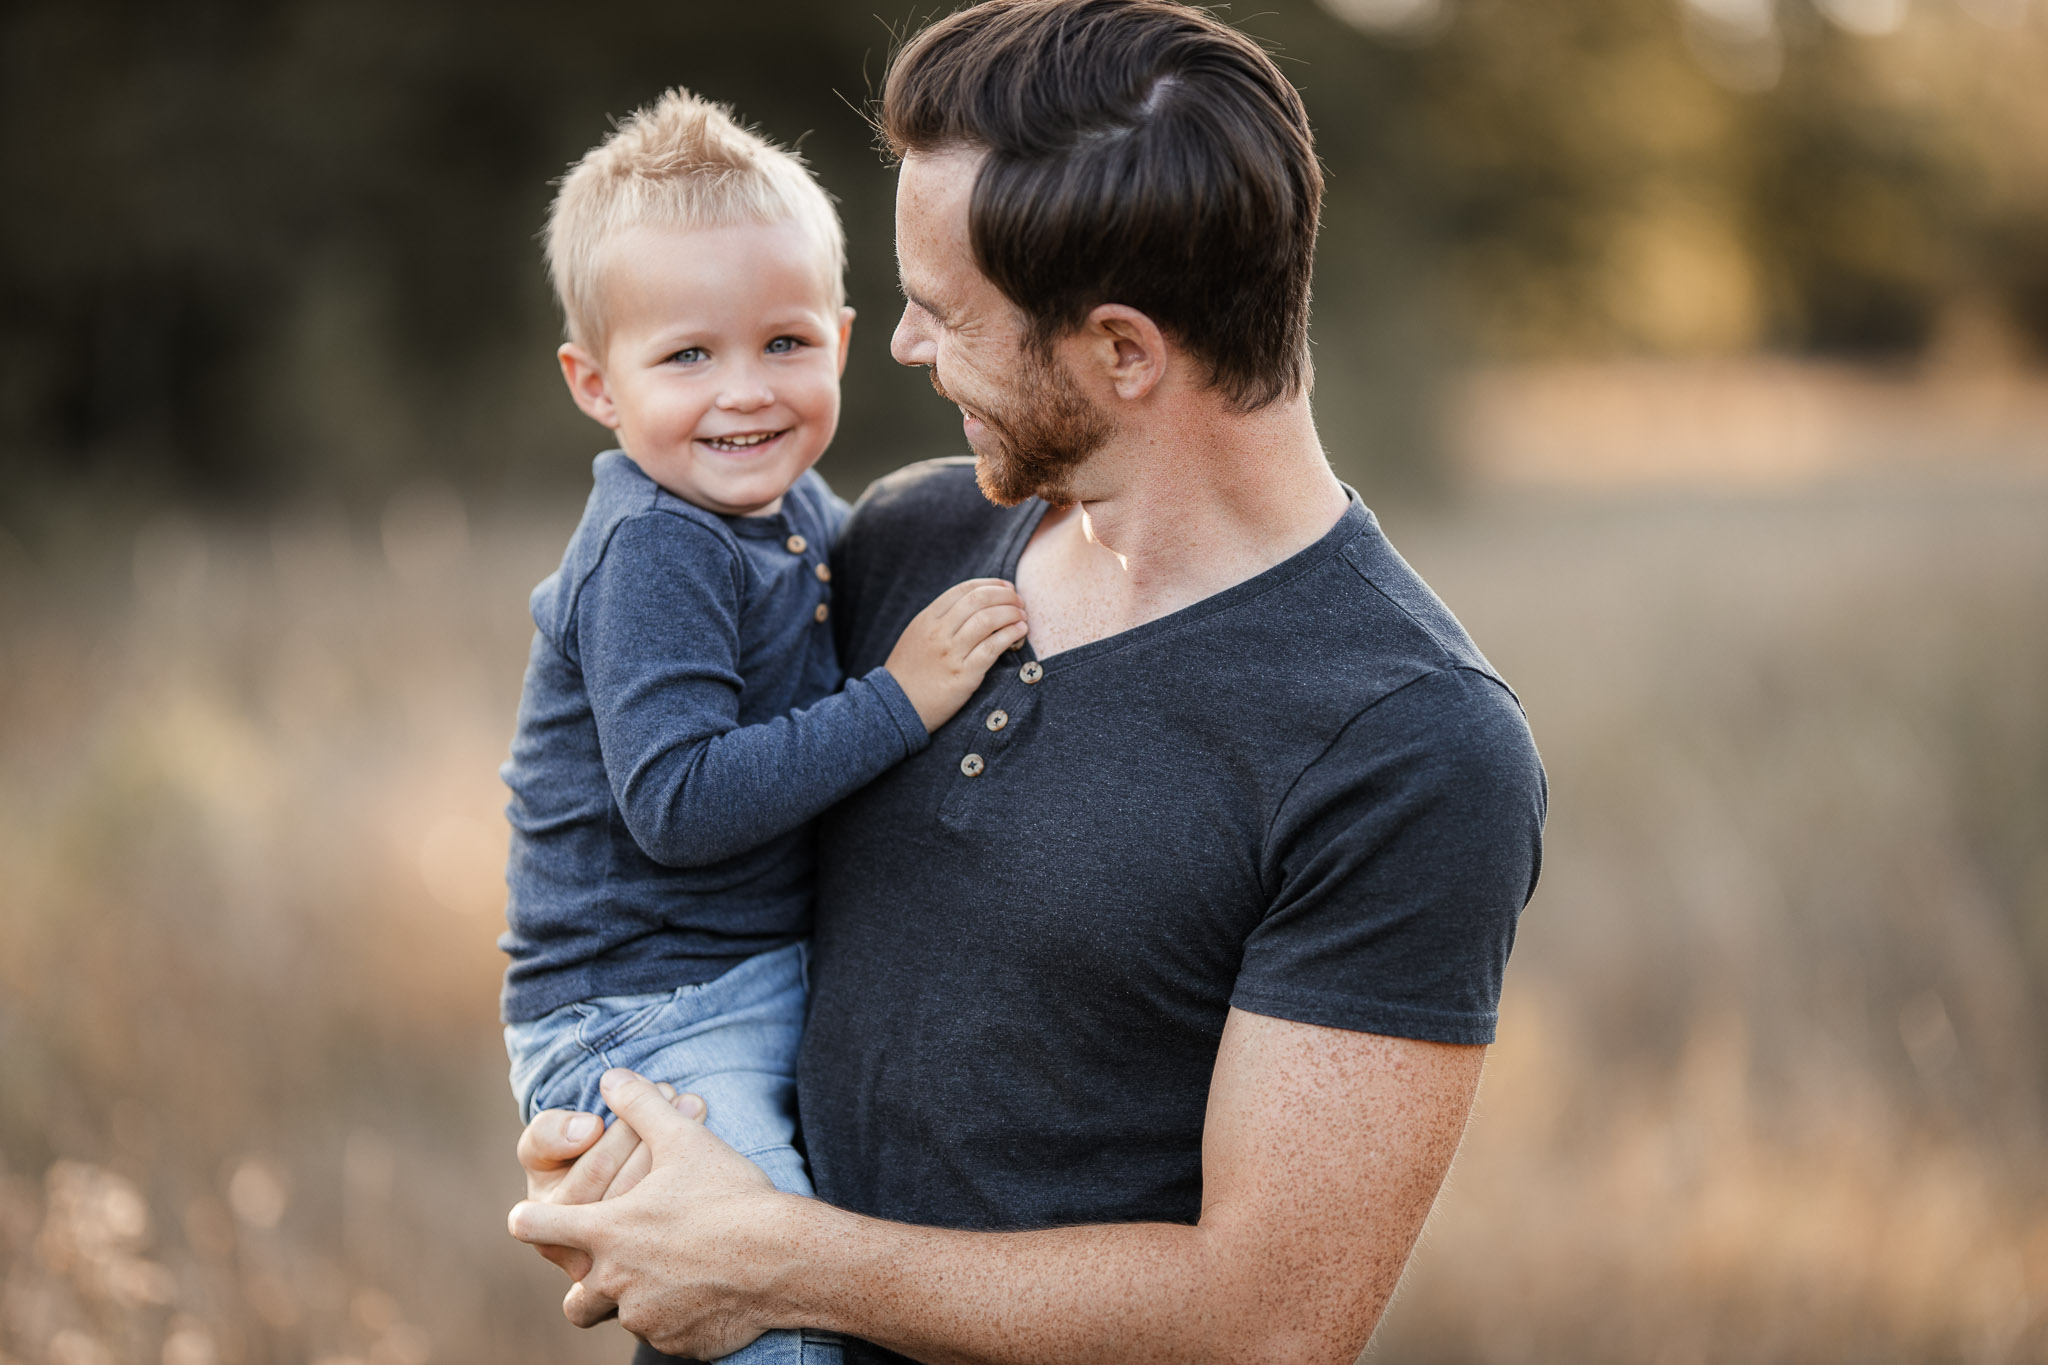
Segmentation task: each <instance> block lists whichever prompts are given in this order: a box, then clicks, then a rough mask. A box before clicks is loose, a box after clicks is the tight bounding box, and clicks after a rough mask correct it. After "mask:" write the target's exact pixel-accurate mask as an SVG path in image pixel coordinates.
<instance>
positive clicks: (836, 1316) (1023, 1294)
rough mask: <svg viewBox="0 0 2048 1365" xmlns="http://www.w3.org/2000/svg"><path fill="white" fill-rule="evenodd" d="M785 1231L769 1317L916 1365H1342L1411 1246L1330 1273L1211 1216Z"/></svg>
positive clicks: (849, 1225) (808, 1212)
mask: <svg viewBox="0 0 2048 1365" xmlns="http://www.w3.org/2000/svg"><path fill="white" fill-rule="evenodd" d="M1416 1221H1417V1222H1418V1223H1419V1221H1420V1219H1419V1218H1418V1219H1417V1220H1416ZM789 1232H790V1235H791V1237H792V1238H793V1241H794V1245H795V1248H796V1250H797V1255H796V1256H795V1257H793V1258H792V1259H791V1260H790V1261H789V1262H788V1263H787V1269H786V1271H785V1272H784V1273H783V1274H781V1275H779V1276H777V1277H776V1278H777V1281H778V1282H777V1283H775V1285H774V1286H773V1288H772V1289H771V1290H770V1291H769V1295H768V1296H769V1297H770V1298H771V1299H772V1300H773V1303H772V1306H764V1307H766V1312H765V1315H766V1316H767V1317H769V1318H771V1319H775V1320H786V1321H791V1322H804V1323H811V1324H816V1325H820V1326H825V1327H829V1328H831V1329H832V1330H834V1331H840V1332H845V1333H847V1334H849V1335H851V1336H855V1337H859V1338H862V1339H863V1340H866V1341H872V1342H874V1343H875V1344H877V1345H880V1346H886V1347H888V1348H890V1349H891V1350H894V1351H898V1352H901V1353H902V1354H904V1355H907V1356H910V1357H911V1358H912V1359H915V1360H919V1361H925V1362H928V1363H929V1365H1027V1363H1031V1362H1047V1363H1048V1365H1049V1363H1050V1362H1061V1363H1062V1365H1086V1363H1087V1362H1096V1361H1100V1362H1115V1363H1122V1362H1142V1361H1161V1362H1176V1365H1183V1363H1186V1362H1205V1361H1245V1362H1260V1363H1261V1365H1284V1363H1285V1362H1293V1361H1300V1362H1304V1363H1306V1362H1331V1363H1332V1365H1348V1362H1350V1361H1351V1360H1352V1359H1353V1358H1354V1357H1355V1356H1356V1355H1357V1353H1358V1351H1359V1349H1360V1348H1361V1347H1362V1346H1363V1345H1364V1341H1365V1338H1366V1337H1367V1336H1369V1335H1370V1333H1371V1330H1372V1327H1373V1325H1374V1324H1375V1323H1376V1322H1377V1321H1378V1319H1379V1314H1380V1311H1381V1310H1382V1309H1383V1308H1384V1306H1385V1304H1386V1300H1387V1298H1388V1296H1389V1295H1390V1294H1391V1293H1392V1291H1393V1287H1394V1283H1395V1281H1396V1280H1397V1279H1398V1278H1399V1276H1400V1271H1401V1266H1402V1264H1403V1262H1404V1261H1405V1260H1406V1257H1407V1252H1408V1249H1409V1248H1408V1246H1407V1245H1403V1246H1401V1247H1400V1248H1399V1249H1398V1252H1396V1253H1395V1254H1393V1255H1391V1256H1375V1257H1372V1258H1370V1259H1368V1260H1367V1261H1365V1262H1364V1263H1362V1264H1357V1265H1354V1266H1351V1267H1348V1268H1347V1273H1346V1274H1344V1275H1342V1276H1334V1277H1333V1276H1331V1275H1329V1273H1328V1268H1327V1267H1323V1268H1322V1270H1323V1273H1322V1274H1321V1275H1317V1274H1315V1273H1313V1272H1314V1270H1315V1269H1316V1268H1315V1267H1311V1266H1308V1265H1290V1264H1288V1263H1287V1262H1288V1259H1289V1258H1288V1257H1286V1256H1285V1255H1284V1254H1283V1253H1282V1252H1281V1251H1280V1250H1279V1249H1278V1248H1277V1247H1269V1248H1265V1249H1262V1250H1261V1251H1254V1252H1250V1253H1249V1254H1248V1249H1247V1247H1246V1246H1245V1244H1244V1243H1243V1241H1241V1240H1238V1241H1235V1242H1234V1244H1233V1239H1232V1237H1231V1234H1230V1232H1229V1231H1228V1230H1227V1225H1223V1226H1219V1225H1217V1224H1214V1223H1212V1224H1206V1225H1204V1226H1198V1227H1187V1226H1183V1225H1178V1224H1170V1223H1132V1224H1119V1225H1112V1226H1099V1227H1078V1228H1057V1229H1051V1230H1047V1231H1039V1232H1003V1233H988V1232H953V1231H946V1230H941V1229H933V1228H922V1227H910V1226H907V1225H904V1224H900V1223H889V1222H884V1221H881V1220H879V1219H872V1218H863V1217H860V1216H858V1215H855V1214H849V1213H846V1212H844V1211H842V1210H838V1209H833V1208H830V1207H829V1206H825V1205H820V1204H810V1205H808V1206H807V1207H806V1208H804V1209H803V1210H802V1211H801V1213H799V1214H797V1215H796V1216H795V1217H793V1219H792V1221H791V1224H790V1225H789ZM1319 1288H1320V1289H1321V1290H1322V1291H1324V1292H1323V1294H1322V1296H1321V1300H1320V1301H1318V1298H1317V1290H1318V1289H1319ZM1330 1291H1334V1293H1332V1292H1330Z"/></svg>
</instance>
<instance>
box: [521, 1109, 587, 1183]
mask: <svg viewBox="0 0 2048 1365" xmlns="http://www.w3.org/2000/svg"><path fill="white" fill-rule="evenodd" d="M603 1128H604V1124H603V1123H602V1122H601V1121H600V1120H599V1119H598V1117H597V1115H595V1114H579V1113H577V1112H576V1111H575V1110H573V1109H544V1110H542V1111H541V1112H540V1113H538V1114H535V1115H534V1116H533V1122H531V1123H529V1124H527V1125H526V1127H525V1128H523V1129H521V1130H520V1133H519V1164H520V1165H521V1166H524V1167H525V1168H526V1169H527V1170H529V1171H536V1172H539V1171H552V1170H556V1169H559V1168H560V1167H563V1166H566V1165H568V1164H569V1163H570V1162H572V1161H574V1160H575V1159H576V1158H577V1157H579V1156H582V1155H583V1153H584V1152H585V1151H587V1150H589V1147H590V1144H591V1143H593V1142H595V1141H597V1136H598V1133H599V1132H600V1131H602V1130H603Z"/></svg>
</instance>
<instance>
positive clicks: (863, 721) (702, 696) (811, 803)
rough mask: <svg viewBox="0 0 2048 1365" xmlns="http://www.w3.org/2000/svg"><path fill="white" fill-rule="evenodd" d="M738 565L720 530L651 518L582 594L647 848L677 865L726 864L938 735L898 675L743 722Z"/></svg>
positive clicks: (618, 537)
mask: <svg viewBox="0 0 2048 1365" xmlns="http://www.w3.org/2000/svg"><path fill="white" fill-rule="evenodd" d="M735 569H736V566H735V565H734V563H733V562H732V556H731V551H730V550H729V549H728V548H727V547H726V546H725V545H723V544H722V543H721V542H720V541H719V540H718V538H717V537H716V536H714V535H712V534H711V533H710V532H708V531H706V530H705V529H704V528H702V527H699V526H697V525H695V524H693V523H691V522H689V521H687V520H685V519H684V518H682V517H677V516H671V515H668V514H666V513H656V514H651V515H646V516H639V517H634V518H631V519H629V520H627V521H625V522H623V523H621V524H620V526H619V527H618V528H617V530H616V531H614V533H613V536H612V540H611V543H610V545H609V546H607V548H606V551H605V554H604V556H603V558H602V559H601V560H600V561H599V563H598V565H597V567H596V568H595V569H594V570H593V571H592V573H591V575H590V577H589V578H588V579H587V580H586V581H585V582H584V584H583V586H582V590H581V592H580V594H579V596H578V598H577V603H576V633H577V645H578V653H579V655H580V659H579V662H580V664H581V666H582V670H583V677H584V683H585V686H586V687H587V688H588V689H589V694H590V703H591V710H592V712H593V714H594V716H595V718H596V722H597V735H598V745H599V748H600V750H601V752H602V754H603V759H604V767H605V772H606V774H607V776H608V777H609V779H610V782H611V787H612V795H613V797H614V799H615V800H616V801H617V802H618V806H619V810H620V812H621V814H622V815H623V816H624V817H625V821H626V826H627V828H628V829H629V830H630V831H631V833H632V835H633V838H634V840H635V842H637V843H638V844H639V845H640V847H641V848H642V849H643V850H645V851H646V853H647V855H648V856H649V857H650V858H653V859H654V860H655V861H656V862H660V863H664V864H667V865H670V866H675V867H691V866H701V865H704V864H707V863H713V862H717V861H719V860H720V859H723V858H728V857H731V856H733V855H734V854H737V853H740V852H743V851H745V850H746V849H748V848H752V847H754V846H756V845H758V844H760V843H761V842H763V841H764V840H767V839H770V838H773V837H775V836H776V835H778V834H782V833H785V832H787V831H789V830H791V829H794V828H796V827H797V826H798V825H801V824H802V823H803V822H804V821H806V820H809V819H811V818H812V817H814V816H816V815H818V814H819V813H820V812H822V811H823V810H825V809H826V807H828V806H830V805H832V804H833V803H834V802H836V801H838V800H839V799H840V798H841V797H843V796H845V795H847V794H848V793H850V792H852V791H854V790H855V789H857V788H859V787H860V786H862V785H864V784H865V783H867V782H869V781H871V780H873V779H874V778H875V777H876V776H878V775H879V774H880V773H882V772H883V771H884V770H885V769H887V768H888V767H890V766H891V765H893V764H895V763H897V762H898V761H900V760H902V759H904V758H906V757H908V756H909V755H910V754H912V753H915V752H916V751H917V750H919V749H922V748H923V747H924V746H925V744H926V743H927V742H929V736H928V735H927V733H926V731H925V727H924V724H923V722H922V721H920V720H919V719H918V713H917V710H916V708H915V707H913V706H912V705H911V703H910V699H909V698H908V697H907V696H905V695H904V692H903V690H902V688H901V687H899V686H898V685H897V684H896V682H895V681H894V680H893V679H892V678H891V677H890V676H889V674H888V672H887V671H886V670H884V669H876V670H874V671H873V672H871V673H869V674H868V675H867V676H866V677H863V678H853V679H849V680H848V681H847V684H846V686H845V688H844V690H842V691H840V692H836V693H833V694H832V695H830V696H827V697H824V698H821V699H820V700H819V701H817V702H816V703H814V704H812V705H811V706H808V707H806V708H804V709H803V710H800V711H793V712H790V713H789V714H786V715H782V716H777V717H775V718H774V719H772V720H769V721H766V722H763V723H761V724H758V725H747V726H742V725H740V724H739V720H738V717H739V704H740V692H741V688H742V686H743V685H744V684H743V680H742V678H741V675H740V671H739V654H740V638H739V629H740V625H739V612H740V595H739V591H740V590H739V582H738V578H737V576H736V573H735ZM816 629H818V630H823V629H824V627H823V626H818V627H816Z"/></svg>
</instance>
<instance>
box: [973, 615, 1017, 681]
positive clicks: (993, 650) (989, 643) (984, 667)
mask: <svg viewBox="0 0 2048 1365" xmlns="http://www.w3.org/2000/svg"><path fill="white" fill-rule="evenodd" d="M1028 634H1030V632H1029V631H1028V630H1026V629H1025V627H1024V623H1023V622H1022V621H1019V622H1018V623H1017V624H1016V625H1014V626H1004V627H1003V628H1002V629H1001V630H998V631H996V632H995V633H994V634H993V635H990V636H989V637H988V638H987V639H986V640H983V641H982V642H981V643H980V644H978V645H976V646H975V647H974V648H973V649H971V650H969V651H968V654H967V659H966V667H967V670H968V671H969V672H971V673H986V672H988V670H989V666H990V665H991V664H993V663H995V661H996V659H997V657H998V656H1000V655H1001V654H1002V652H1003V651H1004V650H1006V649H1008V648H1009V647H1010V646H1011V645H1013V644H1015V643H1017V641H1019V640H1021V639H1023V638H1024V637H1025V636H1026V635H1028Z"/></svg>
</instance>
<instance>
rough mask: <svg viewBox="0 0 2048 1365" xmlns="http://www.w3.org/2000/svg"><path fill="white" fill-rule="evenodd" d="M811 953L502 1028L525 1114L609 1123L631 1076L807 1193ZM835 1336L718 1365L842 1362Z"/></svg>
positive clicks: (756, 961) (805, 947) (580, 1004)
mask: <svg viewBox="0 0 2048 1365" xmlns="http://www.w3.org/2000/svg"><path fill="white" fill-rule="evenodd" d="M809 966H810V945H809V944H808V943H792V944H790V945H789V946H788V947H786V948H778V949H776V950H775V951H773V952H767V953H761V954H758V955H756V956H754V957H750V958H748V959H746V960H745V961H743V962H741V963H740V965H739V966H737V967H734V968H733V969H732V970H731V971H728V972H727V973H725V975H723V976H720V977H717V978H715V979H713V980H711V981H706V982H702V983H700V984H697V985H689V986H678V987H677V988H676V989H674V990H672V991H664V992H660V993H658V994H651V995H615V996H601V997H598V998H597V999H593V1000H579V1001H577V1002H575V1003H574V1004H569V1005H564V1006H562V1007H561V1008H560V1009H557V1010H554V1011H552V1012H551V1013H549V1014H546V1015H543V1016H542V1017H541V1018H539V1019H534V1020H529V1021H527V1022H525V1023H519V1024H511V1025H508V1026H507V1027H506V1029H505V1050H506V1052H507V1053H508V1054H509V1055H510V1057H511V1059H512V1093H513V1095H514V1096H515V1097H516V1098H517V1099H518V1101H519V1109H520V1113H521V1115H522V1116H523V1117H524V1118H526V1119H531V1118H532V1117H533V1116H534V1115H535V1114H538V1113H539V1112H540V1111H541V1110H543V1109H581V1110H586V1111H588V1112H590V1113H594V1114H605V1115H609V1113H610V1112H611V1111H610V1110H608V1109H606V1108H605V1106H604V1102H603V1100H602V1098H601V1097H600V1095H599V1093H598V1080H599V1079H600V1078H601V1077H602V1076H603V1075H604V1073H605V1072H606V1071H607V1070H609V1069H610V1068H612V1067H615V1066H623V1067H628V1068H630V1069H632V1070H634V1071H637V1072H639V1073H640V1074H641V1075H643V1076H646V1077H647V1078H648V1079H650V1080H656V1081H667V1082H668V1083H669V1084H670V1085H673V1086H675V1087H676V1088H677V1089H678V1090H687V1091H689V1092H691V1093H692V1094H695V1095H701V1096H703V1097H704V1102H705V1104H706V1106H707V1112H706V1116H705V1122H706V1124H707V1126H708V1127H709V1128H710V1129H711V1131H712V1132H714V1133H716V1134H718V1136H719V1137H721V1138H723V1139H725V1141H726V1142H727V1143H728V1144H730V1145H731V1146H732V1147H733V1149H734V1150H736V1151H738V1152H739V1153H740V1155H742V1156H744V1157H746V1158H748V1159H749V1160H751V1161H752V1162H753V1163H754V1164H755V1165H757V1166H759V1167H760V1168H761V1169H762V1170H763V1171H765V1172H767V1174H768V1178H769V1179H770V1180H772V1181H774V1182H775V1187H776V1188H777V1189H780V1190H787V1191H788V1192H790V1193H791V1194H802V1195H809V1194H810V1193H811V1181H810V1177H809V1176H808V1175H807V1174H806V1173H805V1171H804V1163H803V1158H802V1157H800V1156H798V1155H797V1151H796V1148H795V1147H794V1146H793V1145H792V1144H793V1142H794V1139H795V1137H796V1051H797V1043H798V1040H799V1039H800V1038H801V1037H802V1034H803V1026H804V996H805V988H806V979H807V976H808V972H809ZM839 1359H840V1347H839V1344H838V1339H837V1338H836V1337H833V1336H832V1335H831V1334H830V1333H821V1332H797V1331H777V1332H770V1333H768V1334H766V1335H765V1336H763V1337H761V1338H760V1339H759V1340H758V1341H756V1342H754V1343H753V1344H752V1345H750V1346H747V1347H745V1348H743V1349H742V1350H739V1351H736V1352H734V1353H733V1354H732V1355H729V1356H726V1357H724V1360H725V1362H727V1365H838V1362H839Z"/></svg>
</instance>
